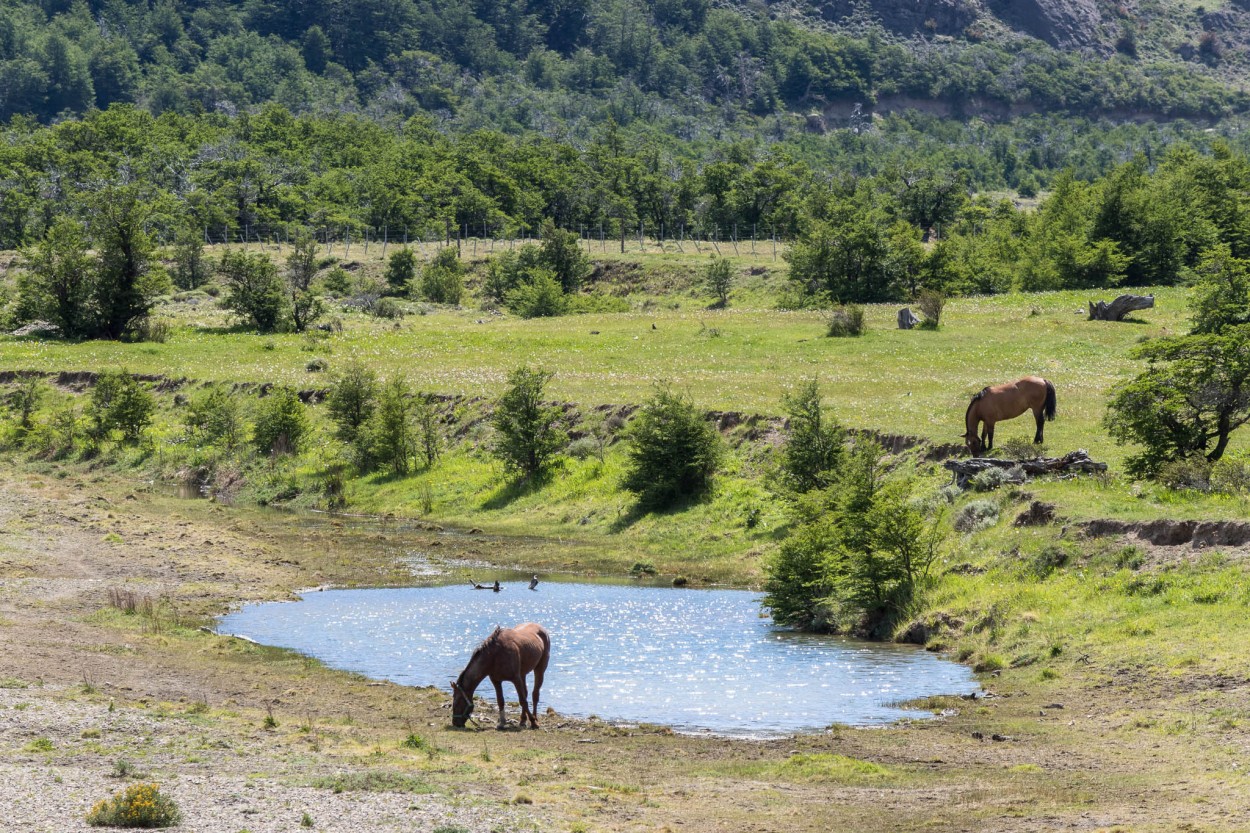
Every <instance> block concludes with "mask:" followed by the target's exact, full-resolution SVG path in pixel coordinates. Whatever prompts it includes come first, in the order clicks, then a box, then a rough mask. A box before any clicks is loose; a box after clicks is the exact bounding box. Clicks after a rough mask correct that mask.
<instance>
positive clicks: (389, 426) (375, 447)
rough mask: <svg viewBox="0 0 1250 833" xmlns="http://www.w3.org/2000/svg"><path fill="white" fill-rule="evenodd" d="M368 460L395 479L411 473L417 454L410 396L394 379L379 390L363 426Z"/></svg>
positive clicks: (406, 388) (401, 384)
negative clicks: (376, 400) (376, 463)
mask: <svg viewBox="0 0 1250 833" xmlns="http://www.w3.org/2000/svg"><path fill="white" fill-rule="evenodd" d="M365 436H366V437H367V438H368V442H369V450H370V457H371V459H373V460H377V461H378V462H379V463H381V464H383V465H385V466H387V467H388V468H389V469H390V471H391V474H393V475H395V476H396V477H399V476H402V475H405V474H408V472H410V471H411V470H412V459H413V457H414V456H415V455H416V453H417V440H418V438H417V432H416V430H415V426H414V425H413V406H412V397H411V394H410V393H409V390H408V385H407V383H405V382H404V380H403V379H401V378H399V377H396V378H394V379H392V380H391V381H390V382H388V383H387V384H386V385H384V386H383V387H382V392H381V394H380V395H379V396H378V406H377V408H376V409H375V410H374V412H373V414H372V416H370V417H369V422H368V423H367V425H366V427H365Z"/></svg>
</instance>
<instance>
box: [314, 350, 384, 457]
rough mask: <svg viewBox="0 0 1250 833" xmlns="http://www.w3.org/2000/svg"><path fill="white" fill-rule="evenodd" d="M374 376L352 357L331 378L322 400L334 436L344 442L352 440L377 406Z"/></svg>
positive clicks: (375, 375) (376, 380)
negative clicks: (326, 392)
mask: <svg viewBox="0 0 1250 833" xmlns="http://www.w3.org/2000/svg"><path fill="white" fill-rule="evenodd" d="M377 400H378V376H377V374H376V373H374V372H373V371H372V370H370V369H369V368H368V367H366V366H365V365H364V364H363V363H361V362H360V361H352V362H350V363H348V364H347V366H346V367H344V368H343V372H342V374H341V375H340V376H339V377H338V379H336V380H335V382H334V386H333V387H332V388H331V389H330V396H329V398H328V399H327V400H326V408H327V410H329V412H330V419H331V420H333V421H334V424H335V426H336V429H335V434H336V436H337V437H338V438H339V439H340V440H342V441H343V442H345V443H349V444H351V443H355V442H356V436H357V434H358V433H359V432H360V429H361V426H363V425H364V424H365V423H367V422H368V421H369V418H370V417H371V416H372V415H373V412H374V410H376V408H377Z"/></svg>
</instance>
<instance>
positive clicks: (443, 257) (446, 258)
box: [421, 246, 464, 305]
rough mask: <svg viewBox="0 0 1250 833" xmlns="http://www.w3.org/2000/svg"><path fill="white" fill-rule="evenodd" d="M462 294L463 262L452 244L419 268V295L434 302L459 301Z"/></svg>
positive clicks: (453, 303) (448, 302)
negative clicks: (423, 266) (422, 267)
mask: <svg viewBox="0 0 1250 833" xmlns="http://www.w3.org/2000/svg"><path fill="white" fill-rule="evenodd" d="M463 294H464V264H462V263H461V262H460V256H459V253H457V251H456V249H455V247H454V246H448V247H447V248H445V249H443V250H441V251H440V252H439V253H438V254H437V255H435V256H434V259H433V260H431V261H430V262H429V263H427V264H426V266H425V268H424V269H422V270H421V297H422V298H424V299H425V300H427V301H430V302H432V303H435V304H451V305H456V304H459V303H460V297H461V296H462V295H463Z"/></svg>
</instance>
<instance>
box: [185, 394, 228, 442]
mask: <svg viewBox="0 0 1250 833" xmlns="http://www.w3.org/2000/svg"><path fill="white" fill-rule="evenodd" d="M182 424H183V425H185V426H186V428H187V433H189V434H190V435H191V436H192V437H193V438H194V439H195V440H196V442H198V443H201V444H204V445H221V446H223V447H224V448H227V449H232V448H234V447H235V446H237V445H238V444H239V443H240V441H242V439H243V413H242V409H241V408H240V407H239V400H238V397H236V396H234V395H233V394H232V393H231V392H230V391H228V390H226V389H225V388H224V387H222V386H221V385H214V386H213V387H211V388H209V389H208V390H206V391H204V392H203V393H201V394H200V395H198V396H196V397H194V398H192V399H191V401H190V402H188V403H187V410H186V413H185V414H184V415H183V418H182Z"/></svg>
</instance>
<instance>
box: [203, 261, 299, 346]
mask: <svg viewBox="0 0 1250 833" xmlns="http://www.w3.org/2000/svg"><path fill="white" fill-rule="evenodd" d="M217 271H218V272H220V273H221V277H222V282H223V283H225V285H226V293H227V294H226V298H225V301H224V302H223V305H224V306H225V308H226V309H228V310H230V311H231V312H233V313H234V314H235V315H237V316H239V317H240V318H242V319H244V320H245V321H247V322H248V323H250V324H251V325H252V326H253V327H255V328H256V329H257V330H259V331H260V332H262V333H272V332H274V331H275V330H277V329H278V327H279V326H281V324H282V321H283V319H284V318H285V317H286V312H287V310H286V303H287V302H286V294H285V292H284V289H285V287H284V286H283V284H282V279H281V278H280V277H279V276H278V268H277V267H276V266H274V265H273V262H272V261H271V260H270V259H269V258H268V257H266V256H265V255H263V254H248V253H247V252H239V251H229V250H228V251H226V253H225V254H223V255H222V256H221V263H220V264H218V267H217Z"/></svg>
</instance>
